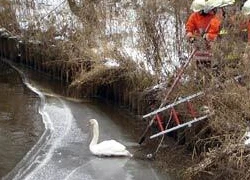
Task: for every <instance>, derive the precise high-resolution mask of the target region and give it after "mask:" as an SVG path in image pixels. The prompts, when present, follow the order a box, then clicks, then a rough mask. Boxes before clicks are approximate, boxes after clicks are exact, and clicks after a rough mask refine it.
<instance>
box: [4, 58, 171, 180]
mask: <svg viewBox="0 0 250 180" xmlns="http://www.w3.org/2000/svg"><path fill="white" fill-rule="evenodd" d="M0 68H1V71H0V72H1V73H0V84H1V87H2V88H1V89H0V107H1V108H0V143H1V146H0V177H2V176H4V175H6V173H7V172H9V171H11V172H10V173H8V175H7V176H4V177H3V179H4V180H10V179H11V180H12V179H17V180H22V179H26V180H27V179H31V180H33V179H35V180H40V179H41V180H44V179H46V180H47V179H51V180H57V179H58V180H62V179H64V180H76V179H79V180H80V179H82V180H112V179H114V180H117V179H119V180H123V179H124V180H141V179H144V180H154V179H155V180H163V179H164V180H167V179H170V178H169V177H168V175H166V174H165V173H164V174H162V173H161V172H160V171H158V170H157V169H155V168H154V167H152V165H151V162H150V161H147V160H144V159H137V158H131V159H130V158H99V157H96V156H93V155H92V154H91V153H90V151H89V149H88V145H89V142H90V132H89V131H90V130H89V127H87V126H86V125H87V124H88V120H89V119H90V118H96V119H97V120H98V121H99V125H100V140H107V139H115V140H118V141H119V142H121V143H122V144H124V145H125V146H127V147H128V149H129V150H130V151H131V152H132V153H134V152H136V151H137V150H138V145H137V142H136V141H137V139H136V138H135V137H134V135H133V131H134V129H133V125H131V121H133V120H132V119H131V118H129V116H125V115H124V114H123V112H121V111H119V110H118V109H117V108H115V107H113V106H112V105H109V104H106V103H103V102H100V101H98V102H96V101H95V102H94V101H86V100H84V101H78V100H72V99H68V98H65V97H64V96H62V94H63V90H64V88H63V85H62V84H60V83H59V82H56V81H52V80H50V79H49V78H46V77H44V76H41V75H40V74H39V73H36V72H32V71H31V70H27V69H24V68H21V67H18V68H19V69H21V71H22V72H24V74H25V76H26V78H27V79H28V80H29V84H30V85H31V86H32V87H34V88H33V89H34V91H35V92H36V93H37V94H39V96H38V95H37V94H35V93H33V92H32V91H31V90H30V89H28V88H27V87H26V86H24V85H23V84H22V81H21V79H20V77H19V75H18V73H16V72H15V71H14V70H13V69H11V68H9V67H8V66H7V65H5V64H2V63H1V67H0ZM31 89H32V88H31ZM38 91H39V92H40V93H38ZM41 102H42V103H41ZM39 108H40V110H39V112H38V109H39ZM39 113H40V114H39ZM42 117H43V118H42ZM17 163H18V164H17ZM14 167H15V168H14ZM13 168H14V169H13Z"/></svg>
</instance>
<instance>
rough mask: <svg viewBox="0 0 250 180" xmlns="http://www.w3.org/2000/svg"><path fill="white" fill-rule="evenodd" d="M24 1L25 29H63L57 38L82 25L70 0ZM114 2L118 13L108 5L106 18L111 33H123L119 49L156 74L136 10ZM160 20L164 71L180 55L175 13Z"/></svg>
mask: <svg viewBox="0 0 250 180" xmlns="http://www.w3.org/2000/svg"><path fill="white" fill-rule="evenodd" d="M23 1H24V0H23ZM78 3H80V1H79V2H78ZM126 3H127V1H126ZM24 4H25V3H23V5H21V6H19V7H18V6H17V8H16V14H17V19H18V22H19V23H20V27H21V28H22V29H24V30H26V29H28V28H30V27H33V28H40V29H41V30H43V31H46V30H48V29H49V28H51V27H52V26H53V27H55V28H56V30H57V31H58V32H60V33H59V34H60V35H59V36H58V35H57V36H56V37H55V39H56V40H65V39H66V38H67V35H68V34H67V30H71V31H72V30H73V31H74V30H75V29H82V28H83V26H82V24H81V22H80V21H79V20H78V17H76V16H75V15H74V14H73V13H72V12H71V11H70V8H69V5H68V3H67V0H34V4H29V6H28V7H27V6H26V5H24ZM140 5H142V3H141V4H140ZM114 6H115V7H116V8H119V15H116V13H115V12H114V11H113V12H112V11H110V10H109V9H108V8H107V9H108V10H107V12H106V14H107V16H110V17H109V18H107V20H106V29H105V34H106V35H110V36H112V35H116V34H121V35H122V40H121V47H120V48H119V51H120V52H121V53H122V54H125V55H127V56H128V57H130V58H131V59H133V60H134V61H135V62H136V63H137V64H138V67H140V68H145V69H146V70H148V71H149V72H151V73H152V74H154V72H153V68H152V66H151V64H150V63H149V62H147V61H146V56H147V55H146V54H145V53H144V52H142V51H141V50H140V49H139V47H140V46H141V45H142V44H141V42H140V39H141V38H142V37H141V32H140V31H141V30H140V28H139V24H138V15H137V12H136V10H135V9H132V8H126V9H125V8H123V7H122V1H121V2H119V3H115V4H114ZM165 17H167V18H165ZM159 21H160V22H159V24H158V25H160V26H161V27H162V30H163V36H164V37H163V39H164V43H163V44H164V47H161V48H162V49H163V51H164V52H163V54H162V59H163V68H162V73H163V74H164V73H167V72H173V70H174V69H175V68H174V67H175V66H179V61H178V59H179V57H178V56H179V55H178V53H177V52H176V45H175V44H176V41H175V36H173V34H175V28H174V24H175V18H174V16H171V14H168V15H166V16H165V15H164V14H163V15H162V17H161V18H160V20H159ZM65 30H66V31H65Z"/></svg>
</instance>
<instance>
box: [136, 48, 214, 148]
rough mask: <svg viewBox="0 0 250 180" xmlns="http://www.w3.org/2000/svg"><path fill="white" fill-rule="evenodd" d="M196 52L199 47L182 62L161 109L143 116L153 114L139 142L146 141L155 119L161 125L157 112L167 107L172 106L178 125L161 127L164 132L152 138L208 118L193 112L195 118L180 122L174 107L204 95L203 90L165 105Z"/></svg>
mask: <svg viewBox="0 0 250 180" xmlns="http://www.w3.org/2000/svg"><path fill="white" fill-rule="evenodd" d="M196 52H197V49H196V48H195V49H193V51H192V53H191V54H190V56H189V58H188V59H187V60H186V61H185V63H184V64H182V66H181V68H180V70H179V72H178V73H177V75H176V77H175V80H174V81H173V83H172V85H171V86H170V88H169V89H168V91H167V93H166V95H165V98H164V99H163V101H162V103H161V105H160V107H159V109H158V110H156V111H153V112H151V113H149V114H146V115H144V116H143V118H146V117H149V116H152V119H151V120H150V121H149V123H148V125H147V127H146V129H145V130H144V132H143V133H142V135H141V137H140V139H139V142H138V143H139V144H142V143H143V142H144V140H145V139H146V135H147V132H148V130H149V129H150V127H151V126H152V125H153V123H154V121H155V119H156V120H157V123H158V126H159V127H161V125H160V124H159V123H160V121H159V116H158V114H157V113H159V112H161V111H164V110H166V109H169V108H172V111H171V112H172V113H173V116H174V120H175V122H176V124H177V126H176V127H173V128H171V129H168V130H163V128H160V129H161V131H162V132H160V133H158V134H155V135H153V136H151V137H150V138H151V139H152V138H155V137H157V136H160V135H163V134H166V133H168V132H171V131H174V130H177V129H179V128H181V127H184V126H191V125H192V124H193V123H195V122H198V121H201V120H203V119H206V118H207V117H208V116H209V115H205V116H202V117H199V118H196V117H195V116H194V114H193V117H194V119H193V120H191V121H190V122H188V123H184V124H180V122H179V120H178V116H177V113H176V111H175V109H174V106H176V105H177V104H180V103H183V102H189V100H190V99H192V98H195V97H197V96H199V95H202V94H203V92H200V93H197V94H195V95H191V96H188V97H186V99H184V100H183V99H182V100H179V101H177V102H175V103H172V104H170V105H167V106H165V107H164V105H165V102H167V99H168V98H169V96H170V94H171V93H172V91H173V90H174V88H175V86H176V85H177V84H178V83H179V80H180V78H181V76H182V75H183V73H184V71H185V69H186V68H187V67H188V65H189V63H190V62H191V61H192V59H193V56H194V55H195V53H196ZM188 106H189V108H190V107H191V104H190V103H189V105H188ZM192 111H193V109H191V111H190V112H191V114H192V113H194V112H192Z"/></svg>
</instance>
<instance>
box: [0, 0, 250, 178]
mask: <svg viewBox="0 0 250 180" xmlns="http://www.w3.org/2000/svg"><path fill="white" fill-rule="evenodd" d="M15 2H16V3H14V2H9V1H1V4H0V5H1V6H2V7H3V8H2V9H1V10H0V17H1V20H0V26H1V27H4V28H6V29H7V30H8V31H9V32H11V33H12V34H15V35H19V36H20V37H22V38H23V41H24V42H30V41H32V42H34V41H36V42H39V44H40V45H41V46H40V49H38V50H39V53H41V54H46V55H48V56H47V57H48V58H47V59H46V62H44V63H46V64H47V65H48V67H53V68H54V69H56V68H60V69H65V71H68V70H69V68H70V71H68V72H69V77H70V78H68V79H67V81H68V86H69V91H72V92H77V94H80V96H96V95H97V96H104V97H108V98H109V99H111V100H113V101H115V102H116V103H118V104H121V105H126V104H127V102H126V100H124V99H126V96H130V98H129V99H131V101H137V102H139V103H138V104H140V107H132V108H130V110H131V111H132V112H133V113H135V114H136V115H142V114H143V113H146V112H149V111H150V110H149V109H150V108H148V106H149V105H150V104H151V103H152V102H153V101H154V102H156V104H160V103H161V100H162V99H163V97H164V95H165V94H166V92H167V90H168V88H169V86H170V85H171V83H172V82H173V79H174V78H173V77H174V74H175V73H176V72H177V70H178V68H179V67H180V64H181V62H182V60H183V59H184V60H185V59H186V57H187V56H188V54H190V51H191V45H190V44H188V43H187V42H186V41H185V40H184V33H185V32H184V29H183V26H184V23H185V21H186V19H187V17H188V15H189V14H190V13H191V12H190V10H189V8H188V7H190V3H191V1H189V0H186V1H183V0H173V1H168V2H166V1H163V0H158V1H152V0H148V1H147V0H145V1H139V0H138V1H112V0H110V1H101V0H100V1H91V0H84V1H83V0H81V1H75V0H68V1H61V2H59V3H58V4H57V5H56V6H55V7H53V8H52V9H51V8H50V11H49V14H46V15H45V14H44V15H43V16H41V15H40V14H39V13H38V14H37V13H34V12H35V10H36V9H39V8H40V11H41V9H42V8H45V4H44V3H40V4H39V3H37V2H36V1H25V0H19V1H15ZM235 6H236V7H235V10H236V14H235V15H236V17H238V19H237V20H236V22H240V21H241V19H242V18H243V17H241V15H240V14H238V11H239V6H240V1H238V2H237V3H236V5H235ZM17 7H19V8H17ZM41 7H42V8H41ZM61 7H63V8H61ZM66 7H67V8H66ZM228 11H229V9H228ZM17 12H18V13H17ZM230 12H231V11H230ZM3 17H4V18H3ZM28 17H31V18H28ZM225 22H226V21H225ZM225 27H227V31H228V34H227V35H224V36H222V37H221V39H219V40H218V41H217V42H215V43H214V44H213V67H214V69H213V70H206V72H199V73H201V74H199V73H198V75H197V74H195V73H194V71H195V69H194V66H193V65H191V66H190V67H189V68H188V69H187V70H186V71H185V73H184V78H183V79H182V80H181V81H182V83H181V85H179V86H178V87H177V88H176V89H175V90H174V92H173V93H172V94H171V96H170V98H169V99H168V102H166V103H170V102H173V101H175V99H177V98H178V97H180V96H187V95H191V94H194V93H196V92H198V91H204V92H205V96H204V97H202V98H201V99H199V100H198V101H197V102H194V105H195V107H196V108H197V111H198V112H199V110H200V108H201V107H202V106H203V105H206V106H208V107H209V110H210V111H211V112H213V116H211V117H210V118H209V119H208V120H206V121H202V122H200V123H198V124H196V125H194V126H192V127H191V128H187V129H184V130H181V131H178V135H173V137H175V141H174V143H172V144H171V145H170V144H166V143H167V142H165V143H164V144H166V146H162V147H161V148H160V150H159V152H158V154H157V156H156V161H159V162H161V163H159V164H160V165H161V166H162V168H164V169H170V168H171V169H174V171H175V172H177V173H178V174H180V178H185V179H249V166H250V164H249V149H248V147H247V146H245V144H244V141H245V138H246V136H245V135H244V134H245V133H246V132H247V131H248V130H247V127H248V122H249V120H250V114H249V108H250V98H249V85H248V78H247V77H249V75H248V74H249V72H250V71H249V63H245V62H246V60H247V58H248V57H247V54H246V52H247V51H245V46H246V44H245V42H244V41H243V40H242V38H243V39H244V37H242V33H240V34H239V33H238V31H239V30H238V29H237V28H238V27H237V26H233V27H231V26H230V27H229V26H227V25H225ZM41 47H43V48H41ZM52 47H53V48H52ZM242 73H244V74H242ZM203 76H204V77H205V78H206V80H205V81H204V79H202V78H200V79H199V78H198V77H203ZM237 76H241V78H235V77H237ZM155 85H158V87H159V88H152V87H153V86H155ZM107 89H109V90H107ZM110 89H112V92H111V90H110ZM69 94H70V93H69ZM72 94H73V93H71V95H72ZM179 110H182V109H181V107H180V108H179ZM166 114H167V113H166ZM166 116H167V117H169V116H170V115H168V114H167V115H166ZM188 118H189V117H187V116H185V117H184V119H183V121H186V120H187V119H188ZM143 128H144V127H141V130H143ZM172 139H173V138H172ZM152 141H153V140H152ZM152 141H147V142H146V143H148V144H151V143H152V144H154V145H152V146H150V147H149V148H150V149H152V148H154V147H155V146H156V145H155V143H156V142H157V143H158V141H157V140H156V141H154V142H152ZM157 143H156V144H157ZM183 157H184V158H185V160H183Z"/></svg>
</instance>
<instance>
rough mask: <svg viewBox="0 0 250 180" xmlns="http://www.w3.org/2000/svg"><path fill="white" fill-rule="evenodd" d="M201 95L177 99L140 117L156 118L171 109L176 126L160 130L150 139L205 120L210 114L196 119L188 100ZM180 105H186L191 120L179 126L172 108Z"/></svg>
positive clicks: (201, 93) (200, 93) (199, 93)
mask: <svg viewBox="0 0 250 180" xmlns="http://www.w3.org/2000/svg"><path fill="white" fill-rule="evenodd" d="M202 95H204V92H202V91H201V92H198V93H196V94H193V95H190V96H187V97H185V98H181V99H179V100H178V101H176V102H174V103H172V104H168V105H166V106H164V107H162V108H159V109H157V110H155V111H153V112H150V113H148V114H146V115H144V116H142V118H143V119H145V118H147V117H150V116H154V115H156V116H157V114H158V113H160V112H162V111H166V110H168V109H171V113H172V115H173V119H174V121H175V123H176V126H174V127H172V128H170V129H165V130H162V129H161V132H159V133H157V134H154V135H152V136H150V139H153V138H156V137H158V136H161V135H164V134H167V133H169V132H172V131H175V130H178V129H180V128H183V127H185V126H188V127H191V126H192V124H193V123H196V122H199V121H202V120H205V119H207V118H208V117H209V116H210V115H211V114H209V113H207V114H205V115H202V116H199V117H196V116H197V114H196V112H195V111H194V108H193V106H192V104H191V102H190V100H192V99H194V98H197V97H199V96H202ZM182 103H187V107H188V111H189V113H190V115H191V116H192V118H193V119H192V120H190V121H188V122H186V123H182V124H181V122H180V120H179V118H178V115H177V112H176V110H175V108H174V107H175V106H177V105H179V104H182ZM156 122H157V124H159V123H160V122H159V121H156Z"/></svg>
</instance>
